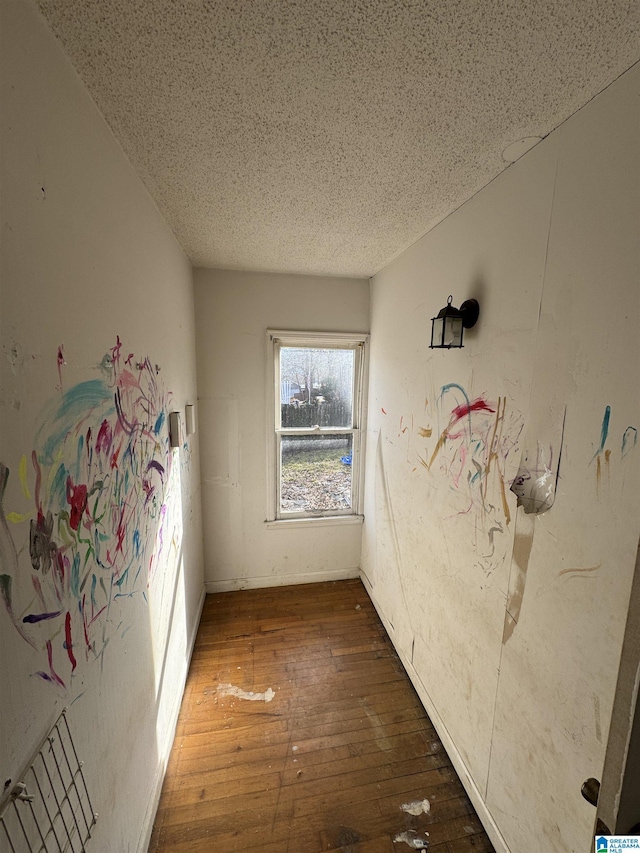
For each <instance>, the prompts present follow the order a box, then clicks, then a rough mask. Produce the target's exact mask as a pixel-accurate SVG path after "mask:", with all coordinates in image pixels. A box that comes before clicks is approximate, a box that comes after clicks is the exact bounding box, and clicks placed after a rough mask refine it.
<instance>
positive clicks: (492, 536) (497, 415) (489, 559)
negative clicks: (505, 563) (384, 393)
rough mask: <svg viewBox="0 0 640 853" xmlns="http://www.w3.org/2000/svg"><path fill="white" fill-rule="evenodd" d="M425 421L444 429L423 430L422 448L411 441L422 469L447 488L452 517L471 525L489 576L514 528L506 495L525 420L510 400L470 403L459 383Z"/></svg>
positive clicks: (443, 391) (420, 433)
mask: <svg viewBox="0 0 640 853" xmlns="http://www.w3.org/2000/svg"><path fill="white" fill-rule="evenodd" d="M425 417H427V418H428V419H429V420H430V421H431V422H432V424H433V423H440V424H441V427H440V428H439V430H438V429H434V428H433V427H431V426H429V427H428V428H427V427H420V428H419V429H418V431H417V436H418V439H422V441H419V440H418V442H417V443H416V442H415V441H414V438H413V436H412V437H411V444H412V445H413V447H414V448H415V451H416V453H417V460H418V463H419V466H420V465H421V466H422V467H423V468H424V469H426V470H427V471H429V473H430V474H431V475H432V477H437V478H439V479H440V481H441V482H442V483H443V484H446V485H447V488H448V498H447V505H448V506H451V507H452V508H453V513H451V512H449V517H450V516H455V517H459V516H466V517H467V518H468V519H469V521H470V522H471V524H472V535H473V537H474V540H475V549H476V553H477V555H478V559H479V561H480V563H481V565H482V567H483V569H485V571H487V572H490V571H492V570H493V569H494V568H495V567H496V565H497V564H498V563H499V562H500V561H501V560H502V559H503V555H502V554H501V553H499V549H498V548H497V539H496V537H497V536H498V535H499V534H501V533H504V531H505V528H506V527H507V525H509V523H510V522H511V508H510V506H509V501H508V499H507V490H508V488H509V485H510V483H511V479H512V476H513V473H514V472H515V466H516V465H517V454H518V452H519V445H518V442H519V439H520V435H521V433H522V429H523V422H522V418H521V416H520V414H519V413H518V412H517V411H515V410H509V409H508V408H507V400H506V397H498V399H497V400H495V401H491V400H489V399H487V398H486V397H484V396H480V397H476V398H474V399H471V398H470V397H469V395H468V394H467V392H466V390H465V389H464V388H463V387H462V386H461V385H458V384H456V383H450V384H448V385H445V386H443V387H442V389H441V392H440V395H439V396H438V399H437V401H436V403H435V404H431V405H429V407H428V411H427V412H426V413H425ZM432 435H433V436H434V437H435V436H436V435H437V439H436V441H435V444H432V441H429V439H431V437H432ZM429 445H431V446H429ZM507 467H509V468H510V469H511V468H513V469H514V472H507Z"/></svg>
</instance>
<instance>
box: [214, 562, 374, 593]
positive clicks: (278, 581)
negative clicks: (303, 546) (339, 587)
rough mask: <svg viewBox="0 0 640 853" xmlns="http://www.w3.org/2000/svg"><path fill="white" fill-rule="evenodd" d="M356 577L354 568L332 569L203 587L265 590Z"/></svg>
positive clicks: (220, 581) (357, 569)
mask: <svg viewBox="0 0 640 853" xmlns="http://www.w3.org/2000/svg"><path fill="white" fill-rule="evenodd" d="M358 577H360V569H359V568H358V567H357V566H356V567H353V568H348V569H333V570H331V571H326V572H301V573H300V574H295V575H259V576H257V577H253V578H230V579H228V580H218V581H205V584H204V586H205V589H206V591H207V593H211V592H232V591H233V590H237V589H266V588H267V587H272V586H290V585H291V586H293V585H295V584H301V583H321V582H322V581H346V580H353V578H358Z"/></svg>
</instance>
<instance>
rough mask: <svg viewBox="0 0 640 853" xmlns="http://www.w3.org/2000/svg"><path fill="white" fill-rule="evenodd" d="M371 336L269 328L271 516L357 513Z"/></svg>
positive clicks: (281, 517) (337, 515)
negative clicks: (365, 373) (364, 391)
mask: <svg viewBox="0 0 640 853" xmlns="http://www.w3.org/2000/svg"><path fill="white" fill-rule="evenodd" d="M366 341H367V336H366V335H346V334H337V333H335V334H328V333H327V334H324V333H312V332H308V333H298V332H275V331H270V332H268V342H269V346H270V348H271V358H270V363H271V364H272V371H271V372H270V376H269V384H270V389H269V391H270V393H269V399H270V401H271V405H272V407H273V418H272V421H271V422H272V423H273V424H274V432H273V435H272V436H271V438H270V447H269V456H270V465H269V468H270V474H271V476H270V485H269V489H270V491H269V520H281V521H283V520H287V519H289V520H293V519H301V518H326V517H339V516H357V515H359V513H360V494H361V465H360V459H361V453H362V426H363V425H362V417H363V405H364V404H363V379H364V370H365V344H366Z"/></svg>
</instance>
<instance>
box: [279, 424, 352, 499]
mask: <svg viewBox="0 0 640 853" xmlns="http://www.w3.org/2000/svg"><path fill="white" fill-rule="evenodd" d="M352 450H353V436H352V435H351V434H350V433H349V434H346V435H345V434H337V435H336V434H333V435H332V434H330V433H323V434H322V435H284V436H282V438H281V441H280V455H281V458H280V462H281V465H280V511H281V513H291V512H296V513H300V512H311V513H317V512H322V511H326V510H334V511H338V510H349V509H351V503H352V468H353V466H352V461H353V453H352Z"/></svg>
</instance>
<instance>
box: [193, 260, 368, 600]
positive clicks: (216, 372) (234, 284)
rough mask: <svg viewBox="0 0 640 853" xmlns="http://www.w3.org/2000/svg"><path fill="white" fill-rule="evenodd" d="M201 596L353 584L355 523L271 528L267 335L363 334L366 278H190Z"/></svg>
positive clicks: (206, 273)
mask: <svg viewBox="0 0 640 853" xmlns="http://www.w3.org/2000/svg"><path fill="white" fill-rule="evenodd" d="M194 282H195V305H196V347H197V363H198V416H199V430H200V441H201V458H202V500H203V520H204V550H205V576H206V582H207V589H208V590H210V591H214V590H225V589H234V588H239V587H247V586H271V585H279V584H286V583H302V582H307V581H308V582H311V581H319V580H335V579H338V578H345V577H354V576H357V574H358V569H359V566H360V541H361V534H362V529H361V524H359V523H356V524H352V523H351V524H337V525H336V524H335V523H332V522H323V521H316V520H314V521H312V522H311V523H307V524H306V525H305V524H303V525H300V524H297V523H295V524H291V523H287V524H286V525H280V526H269V527H268V526H267V525H266V524H265V519H266V518H267V494H268V493H267V488H268V483H267V441H268V440H271V439H272V435H273V433H272V430H271V429H270V426H271V425H270V424H268V421H267V417H268V415H267V401H266V391H267V387H266V383H267V342H266V330H267V329H268V328H271V329H282V330H292V331H334V332H366V331H367V330H368V325H369V283H368V281H366V280H362V279H339V278H319V277H313V276H297V275H277V274H270V273H265V274H261V273H245V272H234V271H226V270H206V269H200V270H195V272H194Z"/></svg>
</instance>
